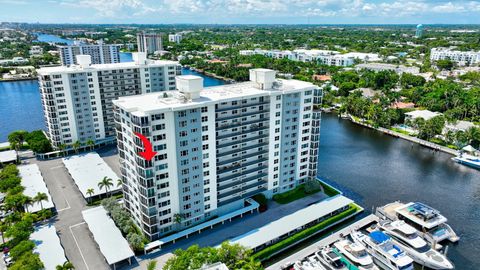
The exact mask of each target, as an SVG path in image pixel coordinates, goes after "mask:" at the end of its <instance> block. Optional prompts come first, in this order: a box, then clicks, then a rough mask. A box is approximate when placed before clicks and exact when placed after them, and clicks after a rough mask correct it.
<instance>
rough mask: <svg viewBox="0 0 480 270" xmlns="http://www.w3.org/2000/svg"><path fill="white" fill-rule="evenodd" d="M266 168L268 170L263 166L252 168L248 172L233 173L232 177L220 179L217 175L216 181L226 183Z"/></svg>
mask: <svg viewBox="0 0 480 270" xmlns="http://www.w3.org/2000/svg"><path fill="white" fill-rule="evenodd" d="M266 168H268V166H267V165H264V166H260V167H256V168H253V169H250V170H246V171H241V172H238V173H235V174H232V175H228V176H224V177H220V176H218V175H217V181H218V182H221V181H228V180H230V179H233V178H237V177H239V176H242V175H247V174H250V173H253V172H257V171H261V170H264V169H266ZM262 173H263V172H262Z"/></svg>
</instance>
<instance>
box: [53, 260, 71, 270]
mask: <svg viewBox="0 0 480 270" xmlns="http://www.w3.org/2000/svg"><path fill="white" fill-rule="evenodd" d="M55 269H56V270H73V269H75V267H74V266H73V264H72V263H71V262H69V261H66V262H64V263H63V264H62V265H57V266H56V267H55Z"/></svg>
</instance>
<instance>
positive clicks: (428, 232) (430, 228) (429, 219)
mask: <svg viewBox="0 0 480 270" xmlns="http://www.w3.org/2000/svg"><path fill="white" fill-rule="evenodd" d="M375 214H376V215H377V216H379V217H380V218H384V219H389V220H391V221H395V220H398V219H400V220H404V221H405V222H406V223H407V224H409V225H411V226H412V227H414V228H415V229H417V230H418V231H420V236H421V237H423V238H424V239H425V240H426V241H427V242H428V243H429V244H431V245H433V246H434V248H435V246H436V244H437V243H440V242H441V241H443V240H447V239H448V240H449V241H450V242H457V241H458V240H459V239H460V238H459V237H458V236H457V234H456V233H455V232H454V231H453V229H452V228H451V227H450V226H449V225H448V224H447V218H446V217H444V216H443V215H441V214H440V212H439V211H438V210H435V209H434V208H432V207H430V206H428V205H426V204H423V203H420V202H410V203H406V204H404V203H401V202H394V203H390V204H387V205H385V206H383V207H379V208H377V211H376V213H375Z"/></svg>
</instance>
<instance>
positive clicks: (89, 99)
mask: <svg viewBox="0 0 480 270" xmlns="http://www.w3.org/2000/svg"><path fill="white" fill-rule="evenodd" d="M133 58H134V62H128V63H117V64H100V65H92V64H91V58H90V56H88V55H80V56H77V61H78V64H77V65H71V66H56V67H44V68H40V69H38V70H37V72H38V78H39V84H40V92H41V99H42V105H43V111H44V115H45V121H46V124H47V130H46V133H47V136H48V138H49V139H50V141H51V143H52V144H53V146H54V147H59V146H60V145H67V146H68V145H72V144H73V143H74V142H76V141H80V142H83V143H85V142H87V141H88V140H93V141H95V142H96V143H101V142H107V141H112V140H114V139H115V126H114V120H113V104H112V100H114V99H117V98H119V97H123V96H130V95H138V94H145V93H150V92H161V91H165V90H175V89H176V87H175V76H177V75H180V74H181V66H180V65H179V64H178V63H177V62H173V61H153V60H147V59H146V56H145V54H144V53H135V54H134V55H133Z"/></svg>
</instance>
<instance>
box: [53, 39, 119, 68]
mask: <svg viewBox="0 0 480 270" xmlns="http://www.w3.org/2000/svg"><path fill="white" fill-rule="evenodd" d="M58 51H59V53H60V60H61V63H62V65H64V66H68V65H75V64H77V55H90V57H91V59H92V64H115V63H120V45H116V44H110V45H107V44H80V45H68V46H59V47H58Z"/></svg>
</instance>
